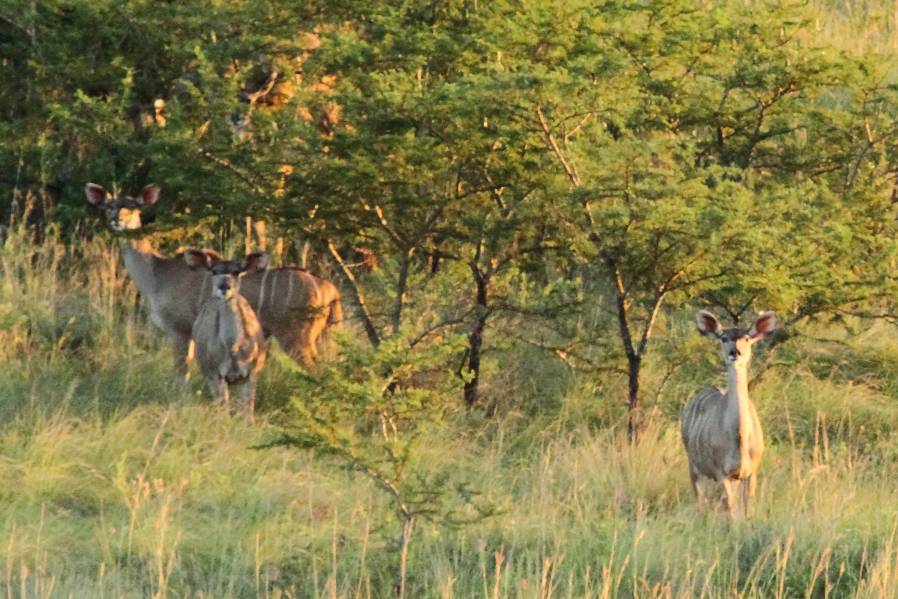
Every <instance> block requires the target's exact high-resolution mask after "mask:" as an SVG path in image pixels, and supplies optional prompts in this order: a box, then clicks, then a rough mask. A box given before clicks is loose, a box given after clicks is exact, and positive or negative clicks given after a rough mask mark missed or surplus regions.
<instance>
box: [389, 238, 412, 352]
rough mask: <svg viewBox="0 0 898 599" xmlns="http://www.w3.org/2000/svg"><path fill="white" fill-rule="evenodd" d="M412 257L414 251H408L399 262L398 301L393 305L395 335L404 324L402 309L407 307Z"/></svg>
mask: <svg viewBox="0 0 898 599" xmlns="http://www.w3.org/2000/svg"><path fill="white" fill-rule="evenodd" d="M411 259H412V252H411V251H407V252H405V253H404V254H403V255H402V262H401V263H400V264H399V278H398V280H397V281H396V302H395V304H394V305H393V317H392V323H393V333H392V334H393V335H395V334H396V333H397V332H398V331H399V325H401V324H402V309H403V308H404V307H405V295H406V292H407V291H408V271H409V266H410V263H411Z"/></svg>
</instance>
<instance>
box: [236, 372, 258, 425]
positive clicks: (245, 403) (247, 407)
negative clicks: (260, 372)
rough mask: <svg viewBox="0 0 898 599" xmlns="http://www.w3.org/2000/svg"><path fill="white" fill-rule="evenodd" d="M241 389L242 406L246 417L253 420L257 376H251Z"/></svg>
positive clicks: (240, 407) (241, 408)
mask: <svg viewBox="0 0 898 599" xmlns="http://www.w3.org/2000/svg"><path fill="white" fill-rule="evenodd" d="M240 387H241V389H240V406H239V409H240V410H242V411H243V414H244V416H246V419H247V420H249V421H250V422H252V420H253V413H254V412H255V409H256V378H255V377H254V376H251V377H250V378H249V380H247V381H246V382H245V383H243V384H242V385H241V386H240Z"/></svg>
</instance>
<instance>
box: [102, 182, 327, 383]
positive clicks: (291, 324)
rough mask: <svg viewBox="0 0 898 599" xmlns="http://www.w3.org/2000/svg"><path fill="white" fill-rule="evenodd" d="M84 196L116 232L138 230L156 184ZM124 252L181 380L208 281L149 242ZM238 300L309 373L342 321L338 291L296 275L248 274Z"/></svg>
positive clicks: (129, 244) (138, 241) (284, 271)
mask: <svg viewBox="0 0 898 599" xmlns="http://www.w3.org/2000/svg"><path fill="white" fill-rule="evenodd" d="M84 191H85V195H86V196H87V201H88V202H89V203H90V204H92V205H93V206H95V207H97V208H98V209H99V210H100V211H102V212H103V213H104V214H105V216H106V221H107V223H108V225H109V227H110V228H111V229H112V230H113V231H114V232H117V233H119V232H123V231H125V232H132V233H133V232H137V231H140V230H141V229H142V228H143V220H142V212H143V209H144V208H145V207H146V206H151V205H153V204H155V203H156V201H157V200H158V199H159V188H158V187H156V186H155V185H148V186H146V187H144V188H143V191H141V192H140V194H139V195H138V196H137V197H129V196H121V195H112V194H110V193H108V192H107V191H106V190H105V189H103V187H102V186H100V185H97V184H95V183H88V184H87V186H86V187H85V190H84ZM121 248H122V255H123V257H124V261H125V268H126V269H127V270H128V274H130V276H131V279H132V280H133V281H134V284H135V285H136V286H137V289H138V290H139V291H140V293H141V294H142V295H143V296H144V297H145V298H146V302H147V304H148V306H149V312H150V320H151V321H152V322H153V324H155V325H156V326H157V327H159V328H160V329H161V330H162V332H163V333H165V335H166V336H167V337H168V338H169V339H170V341H171V344H172V350H173V352H174V363H175V370H176V372H177V373H178V375H179V376H180V377H181V378H182V379H183V378H184V377H185V376H186V373H187V358H188V353H189V348H190V334H191V329H192V327H193V322H194V321H195V320H196V316H197V314H198V313H199V310H200V306H201V305H202V304H203V301H204V300H205V298H206V297H207V296H208V294H209V282H210V279H211V276H210V275H209V273H208V272H207V271H205V270H193V269H191V268H190V267H189V266H188V265H187V264H186V263H185V262H184V259H183V257H182V256H181V255H180V254H179V255H177V256H162V255H160V254H159V253H158V252H157V251H156V250H155V249H154V248H153V246H152V244H151V243H150V240H149V238H148V237H147V236H142V237H138V238H130V239H128V238H123V239H122V240H121ZM240 293H241V295H243V297H245V298H246V299H247V300H248V301H249V303H250V305H251V306H252V307H253V309H254V310H255V311H256V314H257V315H258V317H259V321H260V322H261V323H262V330H263V332H264V334H265V335H266V337H267V336H268V335H273V336H274V338H275V339H277V340H278V343H280V344H281V347H282V348H283V349H284V351H285V352H287V354H288V355H290V357H291V358H293V359H294V360H296V361H298V362H300V363H301V364H303V365H304V366H305V367H307V368H309V367H311V366H312V365H313V364H314V362H315V359H316V357H317V353H318V349H317V345H318V343H319V341H320V340H321V338H322V334H323V333H324V332H325V331H326V329H328V327H330V326H332V325H334V324H336V323H339V322H341V321H342V319H343V313H342V308H341V306H340V293H339V292H338V291H337V288H336V287H335V286H334V285H333V284H332V283H330V282H329V281H325V280H324V279H319V278H318V277H316V276H314V275H312V274H309V273H308V272H305V271H304V270H300V269H298V268H290V267H287V268H276V269H272V270H267V269H266V270H264V271H255V272H253V273H249V274H247V275H246V276H244V277H243V281H242V284H241V287H240Z"/></svg>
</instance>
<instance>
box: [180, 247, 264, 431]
mask: <svg viewBox="0 0 898 599" xmlns="http://www.w3.org/2000/svg"><path fill="white" fill-rule="evenodd" d="M184 261H185V262H186V263H187V265H188V266H190V267H191V268H205V269H207V270H208V271H209V272H210V273H211V275H212V291H211V294H210V296H209V298H208V299H207V300H206V301H205V303H204V304H203V306H202V308H200V313H199V314H198V315H197V317H196V321H195V322H194V323H193V331H192V335H191V336H192V337H193V341H194V343H195V344H196V361H197V362H198V363H199V366H200V370H201V371H202V373H203V376H204V377H205V378H206V382H207V383H208V384H209V390H210V391H211V392H212V397H213V399H216V400H218V401H220V402H221V403H222V404H224V405H225V406H226V407H228V408H230V407H231V405H230V390H229V388H230V386H231V385H239V386H240V389H241V392H240V394H239V395H240V408H241V409H242V410H243V412H244V413H245V414H246V416H247V418H249V419H252V417H253V410H254V409H255V403H256V375H257V374H258V373H259V371H260V370H262V366H264V365H265V351H266V348H265V336H264V335H263V334H262V325H261V324H259V320H258V318H256V313H255V311H254V310H253V309H252V307H251V306H250V305H249V302H248V301H246V299H245V298H244V297H243V296H242V295H240V293H239V290H240V281H241V279H243V278H244V275H245V274H246V273H249V272H253V271H257V270H264V269H265V266H266V265H267V263H268V254H265V253H262V252H256V253H252V254H248V255H247V256H246V259H245V260H244V262H243V264H242V265H241V264H237V263H236V262H231V261H229V260H222V259H221V257H220V256H219V255H218V254H216V253H215V252H213V251H211V250H195V249H189V250H187V251H186V252H184Z"/></svg>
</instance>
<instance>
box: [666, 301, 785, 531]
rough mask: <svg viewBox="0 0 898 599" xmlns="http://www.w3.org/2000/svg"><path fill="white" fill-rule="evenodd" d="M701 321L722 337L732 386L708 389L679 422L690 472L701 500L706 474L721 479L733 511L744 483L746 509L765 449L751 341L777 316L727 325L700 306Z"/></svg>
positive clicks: (700, 325)
mask: <svg viewBox="0 0 898 599" xmlns="http://www.w3.org/2000/svg"><path fill="white" fill-rule="evenodd" d="M697 321H698V328H699V331H700V332H701V333H702V334H703V335H705V336H707V337H710V338H713V339H716V340H717V341H719V342H720V349H721V354H722V355H723V359H724V362H725V364H726V370H727V388H726V389H725V390H723V391H721V390H719V389H717V388H715V387H710V388H707V389H704V390H702V391H700V392H699V393H697V394H696V395H695V396H694V397H693V398H692V399H691V400H690V401H689V403H687V404H686V407H685V408H684V409H683V414H682V419H681V423H680V426H681V432H682V436H683V445H684V446H685V448H686V455H687V457H688V459H689V477H690V479H691V480H692V488H693V490H694V491H695V495H696V498H698V499H699V500H701V489H700V487H699V484H698V483H699V479H700V478H701V477H704V478H709V479H711V480H713V481H715V482H717V483H719V484H720V485H721V486H722V487H723V495H722V500H723V505H724V508H725V509H726V510H727V511H728V512H729V513H730V514H731V515H735V512H734V510H733V507H734V506H733V503H734V500H735V496H736V493H737V492H738V491H739V489H740V486H741V490H742V511H743V513H744V514H745V515H747V514H748V505H749V500H750V499H751V497H752V496H753V495H754V492H755V485H756V484H757V475H758V467H759V466H760V464H761V457H762V455H763V453H764V434H763V431H762V429H761V421H760V419H759V418H758V413H757V411H756V410H755V406H754V404H753V403H752V401H751V399H750V398H749V396H748V366H749V363H750V362H751V348H752V345H754V344H755V343H756V342H758V341H760V340H761V339H764V338H765V337H767V336H768V335H770V334H771V333H772V332H773V331H774V330H775V329H776V326H777V321H776V316H775V315H774V314H773V313H772V312H764V313H762V314H761V315H760V316H759V317H758V319H757V320H756V321H755V323H754V325H752V327H751V328H750V329H738V328H732V329H724V328H723V327H721V325H720V323H719V322H718V321H717V319H716V318H715V317H714V315H713V314H711V313H710V312H706V311H704V310H701V311H699V313H698V315H697Z"/></svg>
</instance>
